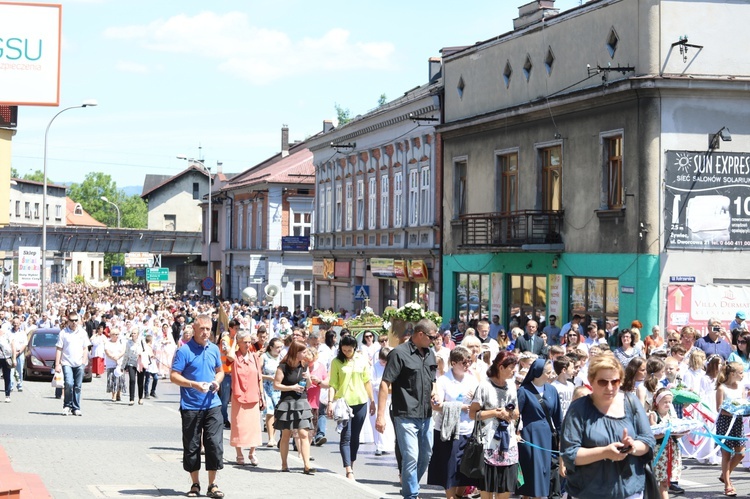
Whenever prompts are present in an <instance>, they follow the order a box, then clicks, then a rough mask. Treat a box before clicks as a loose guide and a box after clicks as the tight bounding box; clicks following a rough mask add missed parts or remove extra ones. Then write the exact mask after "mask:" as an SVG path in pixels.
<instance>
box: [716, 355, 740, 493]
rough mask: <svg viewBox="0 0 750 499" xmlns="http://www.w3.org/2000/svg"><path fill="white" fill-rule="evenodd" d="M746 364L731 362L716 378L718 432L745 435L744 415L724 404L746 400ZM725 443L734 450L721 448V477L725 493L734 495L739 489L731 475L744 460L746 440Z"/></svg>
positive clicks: (719, 433) (736, 436)
mask: <svg viewBox="0 0 750 499" xmlns="http://www.w3.org/2000/svg"><path fill="white" fill-rule="evenodd" d="M743 368H744V366H743V365H742V364H741V363H739V362H729V363H727V364H726V365H725V366H724V369H722V370H721V371H720V372H719V376H718V377H717V378H716V407H717V408H718V410H719V417H718V418H717V419H716V433H717V434H718V435H726V436H729V437H734V438H741V437H743V434H742V416H741V415H740V416H737V415H734V414H732V413H731V412H729V411H727V410H725V409H722V404H723V403H725V402H731V401H733V400H744V398H745V385H744V384H743V383H742V376H743V372H744V370H743ZM724 445H726V446H727V447H729V448H730V449H732V450H733V452H732V453H730V452H727V451H726V450H724V449H722V450H721V478H720V480H721V481H722V482H724V495H726V496H730V497H734V496H736V495H737V491H736V490H735V489H734V486H732V481H731V480H730V475H731V474H732V471H734V469H735V468H736V467H737V465H738V464H740V461H742V455H743V453H744V451H745V441H744V440H734V439H732V440H729V439H727V440H724Z"/></svg>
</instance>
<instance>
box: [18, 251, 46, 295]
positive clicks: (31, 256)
mask: <svg viewBox="0 0 750 499" xmlns="http://www.w3.org/2000/svg"><path fill="white" fill-rule="evenodd" d="M41 275H42V250H41V248H39V246H21V247H19V248H18V286H20V287H21V288H22V289H39V287H40V286H41Z"/></svg>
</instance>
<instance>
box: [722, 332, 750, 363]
mask: <svg viewBox="0 0 750 499" xmlns="http://www.w3.org/2000/svg"><path fill="white" fill-rule="evenodd" d="M749 352H750V332H747V331H744V332H742V333H741V335H740V336H739V337H738V338H737V350H736V351H734V352H732V353H731V354H729V358H728V359H727V362H739V363H740V364H742V365H743V366H744V372H748V371H750V353H749Z"/></svg>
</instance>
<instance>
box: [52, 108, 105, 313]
mask: <svg viewBox="0 0 750 499" xmlns="http://www.w3.org/2000/svg"><path fill="white" fill-rule="evenodd" d="M96 105H97V102H96V101H95V100H87V101H84V102H83V103H82V104H80V105H78V106H70V107H66V108H65V109H63V110H61V111H58V113H57V114H56V115H54V116H53V117H52V119H51V120H49V123H47V128H46V129H45V130H44V159H43V168H44V179H43V182H42V284H41V294H42V296H41V300H40V301H41V305H42V308H41V310H39V313H40V314H41V313H44V310H45V308H46V305H47V303H46V302H47V295H46V291H47V286H46V283H45V281H46V280H47V216H48V215H49V212H48V209H47V136H48V135H49V127H51V126H52V122H53V121H55V118H57V117H58V116H60V115H61V114H62V113H64V112H65V111H70V110H71V109H78V108H84V107H94V106H96Z"/></svg>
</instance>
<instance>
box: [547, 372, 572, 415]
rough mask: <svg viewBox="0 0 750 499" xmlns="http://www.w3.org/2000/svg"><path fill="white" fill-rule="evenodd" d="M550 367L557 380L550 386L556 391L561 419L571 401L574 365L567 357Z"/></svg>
mask: <svg viewBox="0 0 750 499" xmlns="http://www.w3.org/2000/svg"><path fill="white" fill-rule="evenodd" d="M552 367H553V368H554V369H555V374H557V379H555V380H554V381H553V382H552V383H551V385H552V386H554V387H555V390H557V396H558V398H559V399H560V408H561V409H562V414H563V417H565V413H566V412H568V407H569V406H570V402H571V401H572V399H573V390H574V389H575V385H573V383H572V382H571V381H570V379H571V378H572V377H573V376H575V364H574V363H573V362H571V360H570V359H569V358H568V357H560V358H559V359H557V360H555V361H554V362H553V363H552Z"/></svg>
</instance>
